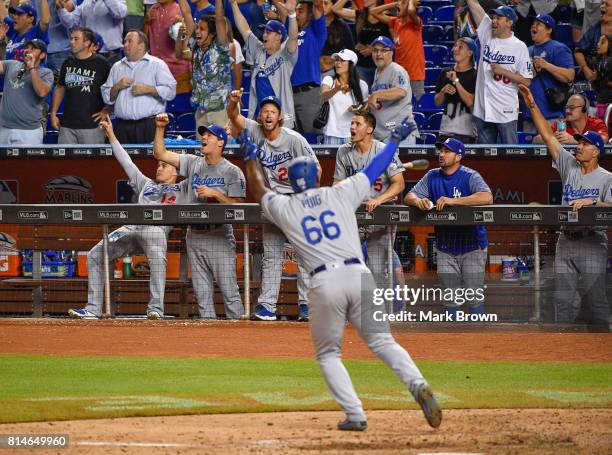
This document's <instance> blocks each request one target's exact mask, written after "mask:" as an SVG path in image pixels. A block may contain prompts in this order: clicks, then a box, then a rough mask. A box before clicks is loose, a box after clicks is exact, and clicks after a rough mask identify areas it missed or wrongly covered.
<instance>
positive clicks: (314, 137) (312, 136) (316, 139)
mask: <svg viewBox="0 0 612 455" xmlns="http://www.w3.org/2000/svg"><path fill="white" fill-rule="evenodd" d="M302 136H304V138H305V139H306V140H307V141H308V143H309V144H320V143H321V142H323V135H322V134H318V133H302Z"/></svg>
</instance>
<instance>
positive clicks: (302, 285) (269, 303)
mask: <svg viewBox="0 0 612 455" xmlns="http://www.w3.org/2000/svg"><path fill="white" fill-rule="evenodd" d="M241 95H242V90H234V91H233V92H232V93H231V95H230V101H229V103H228V105H227V116H228V117H229V119H230V121H231V122H232V125H233V127H234V129H235V130H237V131H242V130H244V129H246V130H247V131H248V132H249V133H250V135H251V136H252V137H253V140H254V141H255V142H256V143H257V145H258V146H259V147H260V148H261V149H262V153H261V155H260V156H259V158H258V161H259V164H260V166H261V168H262V170H263V173H264V176H265V178H266V183H267V185H268V186H269V187H270V188H271V189H272V191H274V192H276V193H279V194H293V193H294V192H295V191H294V190H293V188H292V187H291V183H290V182H289V176H288V174H287V171H288V166H289V162H290V161H291V160H292V159H293V158H297V157H299V156H307V157H309V158H312V159H313V160H315V161H316V162H317V166H318V169H319V174H318V176H319V177H320V176H321V167H320V166H319V162H318V161H317V157H316V155H315V154H314V152H313V150H312V148H311V147H310V145H309V144H308V142H307V141H306V139H304V137H303V136H302V135H301V134H299V133H296V132H295V131H293V130H291V129H289V128H286V127H284V126H282V125H283V117H282V104H281V101H280V100H279V99H278V98H276V97H273V96H271V97H268V98H265V99H263V100H262V101H261V103H260V105H259V109H260V112H259V116H258V118H257V122H255V121H253V120H249V119H246V118H244V117H243V116H242V115H240V112H239V110H238V100H240V97H241ZM284 245H285V236H284V234H283V233H282V232H281V231H280V230H279V229H278V228H276V227H275V226H273V225H268V224H266V225H264V232H263V247H264V254H263V263H262V284H261V294H260V295H259V300H258V303H259V304H258V305H257V308H256V309H255V312H254V313H253V317H254V318H255V319H261V320H263V321H274V320H276V301H277V299H278V292H279V290H280V282H281V274H282V265H283V247H284ZM298 267H299V268H300V276H299V277H298V304H299V310H300V313H299V318H298V319H299V320H301V321H307V320H308V305H307V295H306V294H307V292H308V291H307V290H308V287H307V283H306V282H307V277H306V274H305V273H304V271H303V269H302V268H301V261H300V258H299V257H298Z"/></svg>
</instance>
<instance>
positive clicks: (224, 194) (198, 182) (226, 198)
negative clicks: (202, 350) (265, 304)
mask: <svg viewBox="0 0 612 455" xmlns="http://www.w3.org/2000/svg"><path fill="white" fill-rule="evenodd" d="M168 123H169V119H168V115H167V114H159V115H158V116H157V117H156V119H155V126H156V130H155V141H154V143H153V153H154V156H155V158H157V159H159V160H161V161H164V162H166V163H169V164H172V165H173V166H176V167H178V168H179V173H180V175H182V176H184V177H186V179H187V180H188V181H189V187H190V188H192V191H190V192H189V194H190V196H191V198H190V200H189V201H188V202H193V203H221V204H234V203H241V202H244V199H245V197H246V184H245V180H244V174H243V173H242V171H241V170H240V168H239V167H238V166H236V165H234V164H232V163H230V162H229V161H227V160H226V159H225V158H223V156H222V154H223V149H224V148H225V145H226V144H227V133H226V132H225V130H224V129H223V127H221V126H219V125H216V124H212V125H209V126H208V127H204V126H200V127H199V128H198V134H199V135H200V136H201V137H202V146H201V148H200V151H201V152H202V155H204V158H200V157H197V156H195V155H180V154H178V153H174V152H170V151H169V150H167V149H166V147H165V146H164V130H165V128H166V126H167V125H168ZM186 242H187V255H188V256H189V262H190V263H191V280H192V282H193V292H194V293H195V295H196V298H197V300H198V307H199V313H200V318H202V319H216V318H217V315H216V313H215V307H214V303H213V291H214V284H213V275H214V278H215V280H216V281H217V284H218V285H219V288H220V289H221V293H222V294H223V303H224V304H225V315H226V317H227V319H239V318H240V316H241V315H242V314H243V313H244V307H243V305H242V299H241V298H240V292H239V290H238V280H237V278H236V239H235V238H234V231H233V229H232V226H231V225H230V224H223V225H212V224H210V225H198V226H190V227H189V229H188V231H187V236H186Z"/></svg>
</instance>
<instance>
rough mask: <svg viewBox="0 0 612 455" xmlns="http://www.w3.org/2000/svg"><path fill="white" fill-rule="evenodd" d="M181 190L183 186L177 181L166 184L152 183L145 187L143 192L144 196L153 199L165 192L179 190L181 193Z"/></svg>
mask: <svg viewBox="0 0 612 455" xmlns="http://www.w3.org/2000/svg"><path fill="white" fill-rule="evenodd" d="M180 191H181V186H180V185H178V184H176V183H170V184H166V185H151V186H147V187H145V189H144V191H143V192H142V195H143V196H147V197H149V198H151V199H153V198H154V197H156V196H160V195H162V194H164V193H172V192H178V193H180Z"/></svg>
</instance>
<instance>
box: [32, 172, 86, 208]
mask: <svg viewBox="0 0 612 455" xmlns="http://www.w3.org/2000/svg"><path fill="white" fill-rule="evenodd" d="M44 188H45V189H46V190H47V192H46V194H45V204H91V203H92V202H93V200H94V198H93V193H92V192H91V183H89V182H88V181H87V180H85V179H82V178H81V177H78V176H76V175H61V176H59V177H54V178H52V179H51V180H49V181H48V182H47V183H45V185H44Z"/></svg>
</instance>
